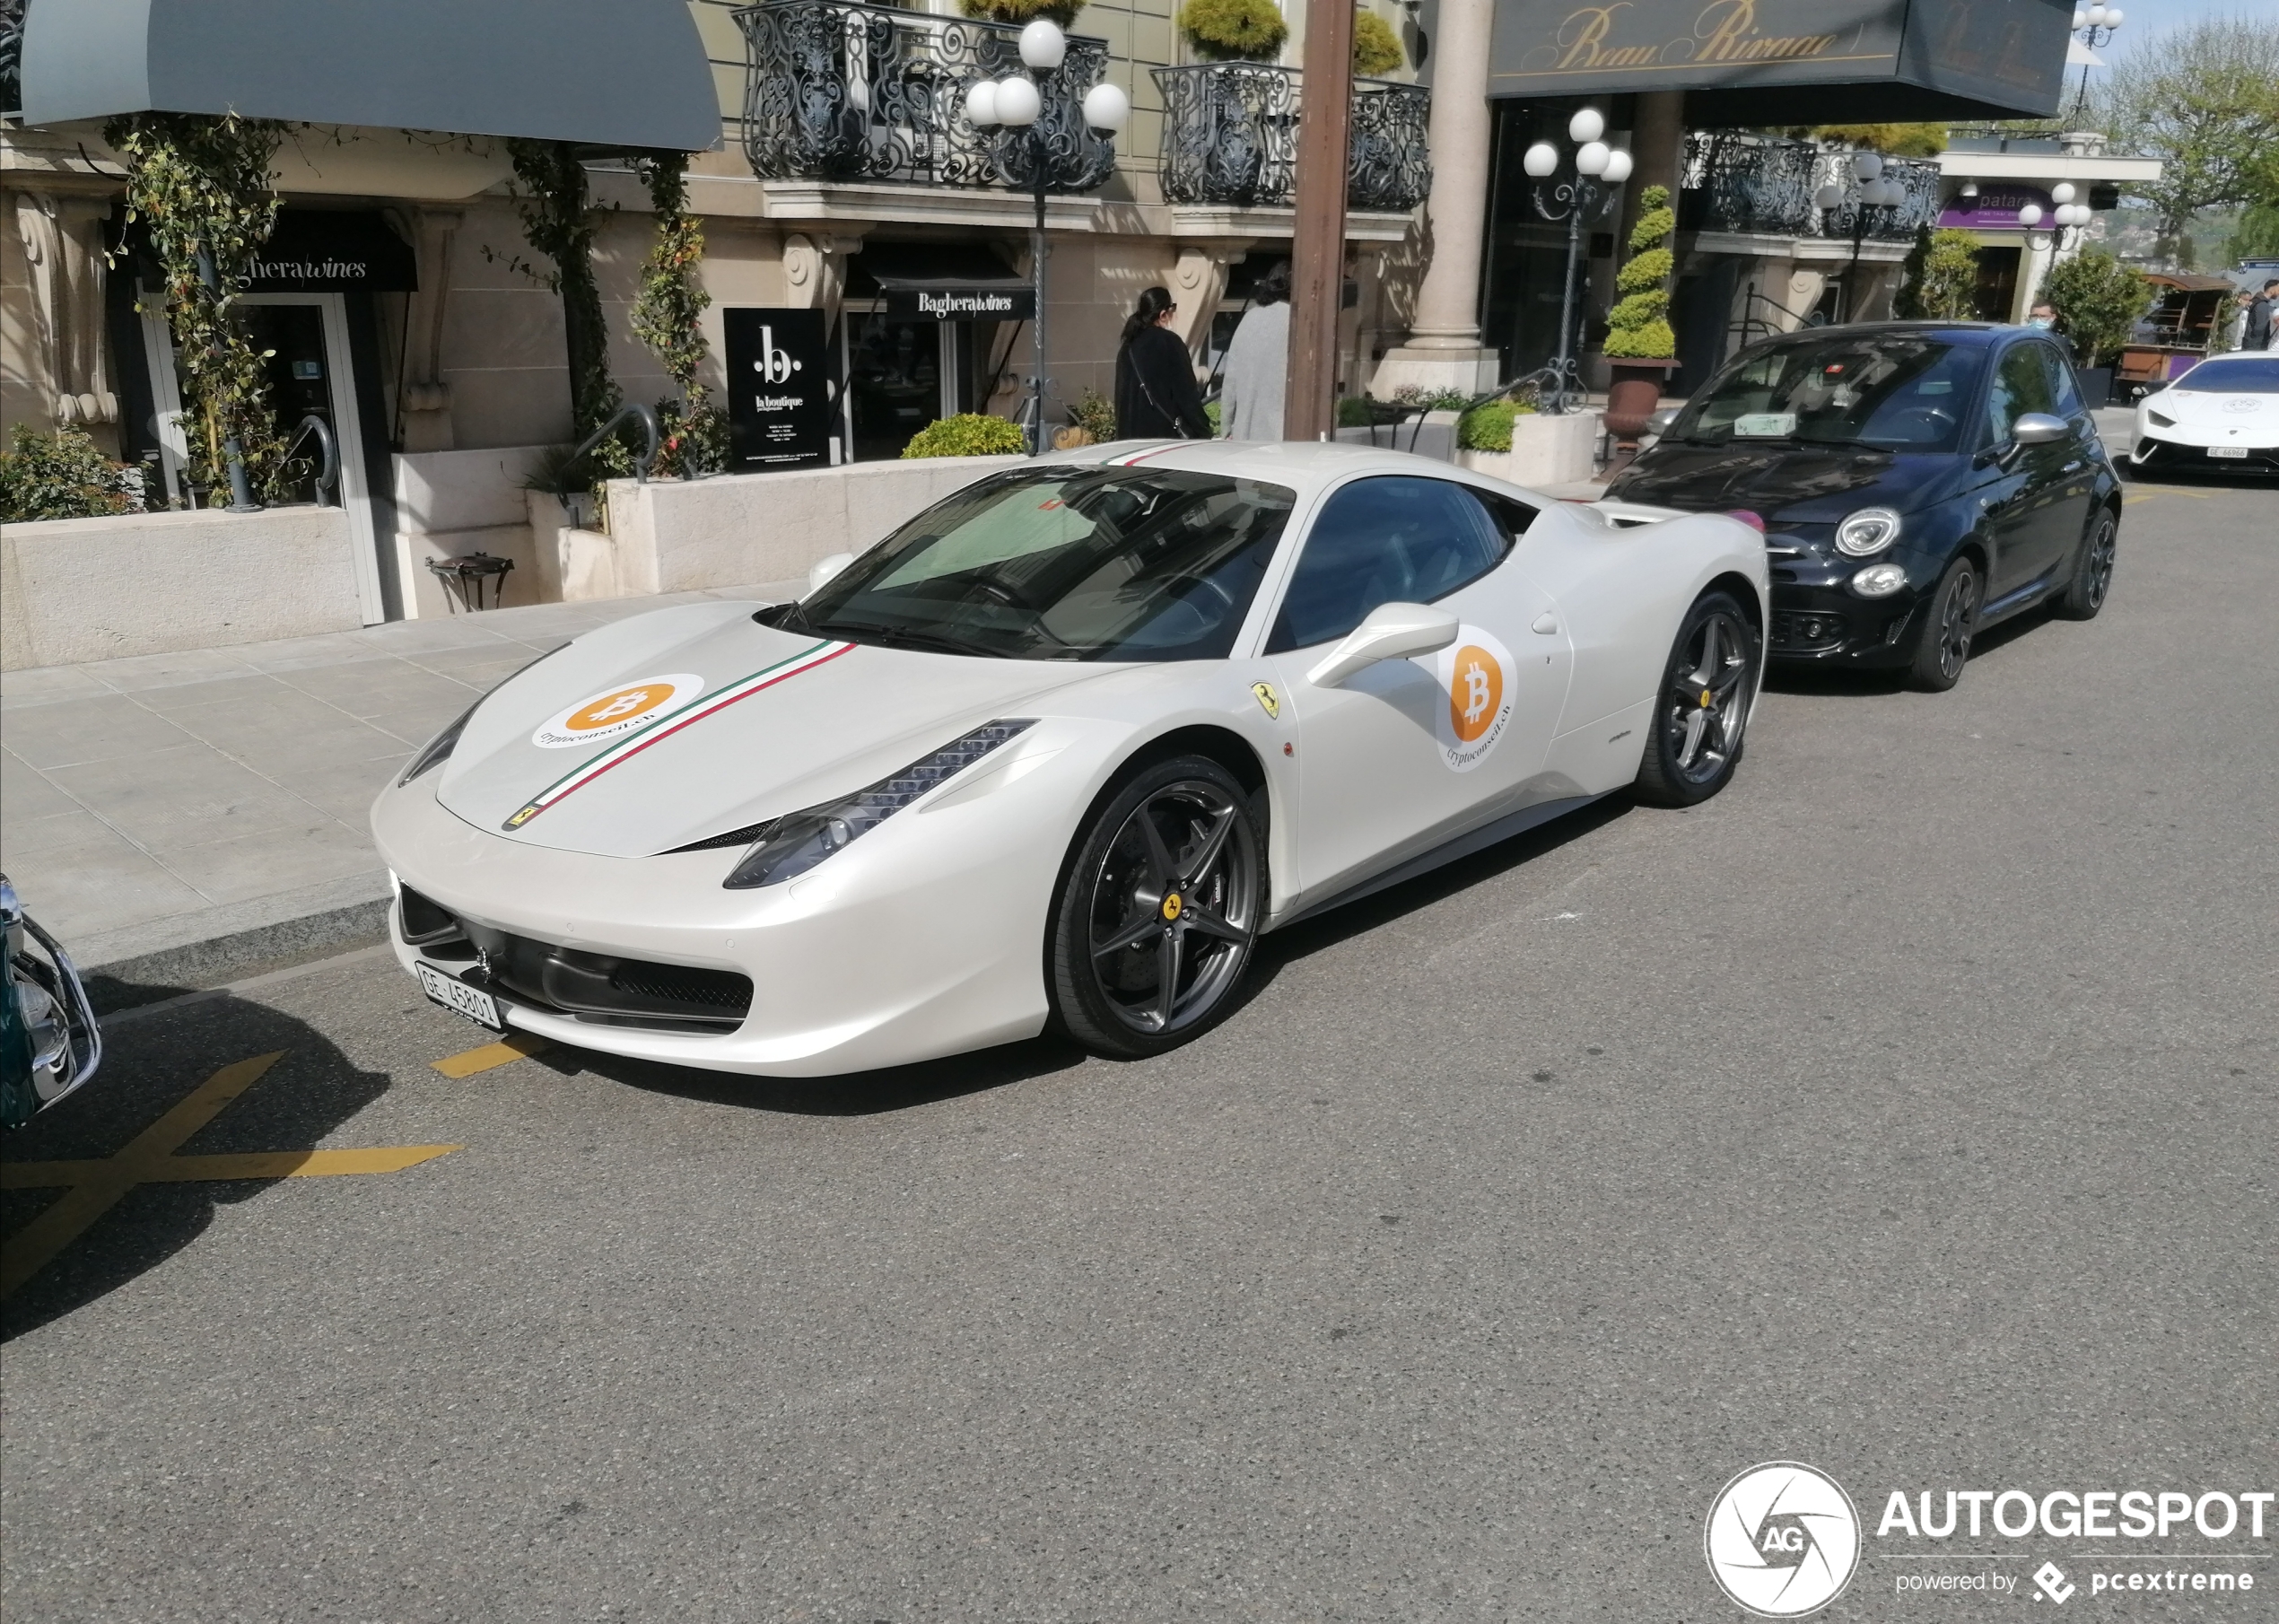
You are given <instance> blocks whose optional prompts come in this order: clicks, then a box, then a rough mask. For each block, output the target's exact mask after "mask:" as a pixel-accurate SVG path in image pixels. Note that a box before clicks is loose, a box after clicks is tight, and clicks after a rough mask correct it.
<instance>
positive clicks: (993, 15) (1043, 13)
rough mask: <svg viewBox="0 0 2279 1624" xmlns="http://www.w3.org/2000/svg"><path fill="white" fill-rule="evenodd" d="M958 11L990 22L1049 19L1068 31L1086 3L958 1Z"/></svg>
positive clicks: (1081, 0) (1062, 0)
mask: <svg viewBox="0 0 2279 1624" xmlns="http://www.w3.org/2000/svg"><path fill="white" fill-rule="evenodd" d="M957 9H958V10H959V11H961V12H964V13H965V14H966V15H967V16H968V17H976V18H979V19H981V20H982V21H983V22H1015V23H1019V22H1035V20H1036V19H1037V18H1039V17H1049V18H1051V19H1052V21H1053V22H1057V23H1059V24H1060V25H1061V27H1062V28H1066V27H1068V26H1069V24H1070V23H1071V22H1075V21H1076V14H1077V13H1078V12H1080V11H1082V10H1083V9H1084V0H957Z"/></svg>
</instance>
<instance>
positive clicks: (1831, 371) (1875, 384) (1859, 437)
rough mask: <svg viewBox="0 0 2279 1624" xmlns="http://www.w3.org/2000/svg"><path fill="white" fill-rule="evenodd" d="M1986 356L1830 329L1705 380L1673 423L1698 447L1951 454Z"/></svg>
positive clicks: (1910, 337)
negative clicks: (1826, 448)
mask: <svg viewBox="0 0 2279 1624" xmlns="http://www.w3.org/2000/svg"><path fill="white" fill-rule="evenodd" d="M1984 362H1985V353H1984V352H1983V351H1982V350H1980V349H1978V347H1977V346H1975V345H1959V344H1953V343H1950V342H1948V341H1947V340H1945V339H1943V338H1941V337H1939V336H1936V335H1935V334H1923V333H1862V332H1851V333H1840V334H1839V333H1831V334H1829V335H1828V336H1822V337H1811V338H1799V339H1797V340H1795V341H1794V342H1792V343H1787V344H1780V345H1774V346H1773V347H1772V348H1770V349H1768V350H1765V351H1763V352H1762V353H1760V354H1756V355H1752V356H1749V357H1747V358H1745V359H1743V360H1742V361H1741V362H1738V363H1737V364H1735V365H1734V366H1733V367H1731V368H1729V369H1727V370H1726V371H1724V372H1722V373H1720V374H1719V375H1718V376H1717V377H1716V379H1714V380H1711V382H1710V384H1709V387H1708V388H1707V389H1705V390H1703V391H1702V392H1701V394H1700V395H1698V396H1697V397H1695V399H1694V400H1693V401H1692V403H1691V404H1690V405H1689V406H1687V407H1686V409H1685V411H1684V412H1683V413H1682V414H1681V415H1680V416H1679V418H1678V420H1677V422H1676V423H1674V424H1673V425H1672V428H1671V432H1670V436H1669V437H1670V438H1671V439H1673V440H1683V441H1692V442H1694V443H1696V444H1708V445H1726V444H1740V445H1750V444H1768V443H1772V444H1779V443H1787V444H1796V445H1851V446H1865V447H1867V448H1869V449H1872V450H1890V451H1952V450H1954V449H1955V447H1956V445H1957V444H1958V443H1959V442H1960V438H1961V434H1962V427H1963V423H1964V419H1965V417H1966V416H1967V415H1968V414H1969V412H1970V410H1971V402H1972V400H1973V399H1974V398H1975V397H1976V396H1977V393H1978V375H1979V371H1980V369H1981V368H1982V366H1983V365H1984Z"/></svg>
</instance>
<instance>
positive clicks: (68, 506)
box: [0, 423, 146, 524]
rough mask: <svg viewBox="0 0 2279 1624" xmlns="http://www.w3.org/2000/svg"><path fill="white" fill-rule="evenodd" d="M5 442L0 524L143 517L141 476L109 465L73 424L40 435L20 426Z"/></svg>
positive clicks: (1, 459)
mask: <svg viewBox="0 0 2279 1624" xmlns="http://www.w3.org/2000/svg"><path fill="white" fill-rule="evenodd" d="M9 439H10V441H12V443H11V445H10V446H9V449H8V450H4V451H0V523H7V524H23V523H26V522H28V521H30V520H36V519H101V518H104V517H106V516H107V515H109V514H112V513H140V512H143V511H145V506H146V498H145V496H144V487H143V470H142V469H140V468H138V467H135V466H134V465H133V464H131V463H125V462H113V461H112V460H111V459H110V458H108V457H106V456H104V455H103V453H102V450H101V448H100V447H99V446H97V445H96V444H95V442H94V441H93V440H92V438H91V437H90V436H89V434H88V432H87V431H86V430H85V429H83V428H81V427H79V426H78V425H77V424H75V423H65V425H64V426H63V427H61V428H59V429H57V431H56V432H54V433H52V434H42V433H41V432H39V430H37V429H35V428H33V427H32V426H31V424H30V423H18V424H16V426H15V429H14V432H13V433H11V434H10V436H9Z"/></svg>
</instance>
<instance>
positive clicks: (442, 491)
mask: <svg viewBox="0 0 2279 1624" xmlns="http://www.w3.org/2000/svg"><path fill="white" fill-rule="evenodd" d="M542 449H543V448H541V447H538V446H502V447H498V448H495V449H493V450H487V451H419V452H415V453H411V454H408V455H405V456H399V457H397V458H394V462H395V469H396V490H395V495H396V579H397V582H398V583H399V585H400V586H401V588H402V590H403V604H404V617H405V618H406V620H426V619H432V618H433V617H435V616H439V615H449V614H451V613H453V612H454V609H455V607H456V606H455V604H454V602H453V601H452V600H451V599H450V598H449V597H448V596H447V595H446V593H445V590H444V587H443V583H442V582H441V581H438V580H437V579H436V578H435V577H434V575H433V574H432V573H431V572H429V571H428V569H427V567H426V566H427V561H428V560H429V559H431V558H454V557H460V556H464V555H465V554H468V553H488V554H492V555H493V557H497V558H511V559H512V560H514V569H513V571H512V572H511V573H510V574H509V575H508V576H507V577H506V581H505V590H504V592H503V594H502V596H501V597H500V598H499V599H498V604H499V607H508V606H511V605H517V604H528V603H541V602H546V601H548V599H549V598H550V597H552V596H556V595H554V594H546V593H543V592H542V591H541V590H540V587H541V583H542V581H544V579H545V576H546V572H545V571H543V570H542V569H541V568H540V567H539V563H540V561H539V558H538V555H537V547H536V546H535V544H534V540H533V537H532V532H531V529H530V513H529V506H528V501H527V497H528V493H527V492H525V491H524V490H523V488H522V481H523V480H524V479H525V478H526V477H527V476H528V474H529V471H530V467H531V465H532V464H533V462H534V461H535V460H536V459H537V455H538V453H539V451H540V450H542ZM484 602H485V603H486V604H487V603H489V602H491V598H490V589H488V588H485V596H484Z"/></svg>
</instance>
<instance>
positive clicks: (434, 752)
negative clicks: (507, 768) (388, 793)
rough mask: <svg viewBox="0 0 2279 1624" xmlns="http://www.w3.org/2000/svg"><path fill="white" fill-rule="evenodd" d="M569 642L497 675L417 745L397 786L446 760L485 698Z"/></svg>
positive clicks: (559, 651)
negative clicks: (455, 716) (455, 715)
mask: <svg viewBox="0 0 2279 1624" xmlns="http://www.w3.org/2000/svg"><path fill="white" fill-rule="evenodd" d="M569 646H570V645H569V644H568V643H566V642H565V643H563V644H561V645H560V646H559V647H557V648H552V649H548V650H546V652H545V653H543V654H541V655H539V656H538V659H533V660H530V661H528V662H527V663H525V664H523V665H519V666H517V667H515V668H514V669H513V670H511V671H510V672H508V673H507V674H506V675H505V676H504V677H500V678H499V680H498V681H496V682H494V683H493V684H492V685H490V686H489V687H487V688H485V689H484V690H483V693H482V695H481V697H479V698H477V699H476V702H475V703H473V704H471V705H469V706H467V709H466V710H464V711H461V712H459V713H458V720H456V721H454V722H452V723H451V725H450V727H448V728H446V729H443V730H442V731H441V733H438V734H437V735H436V736H435V737H434V738H431V739H429V740H428V741H427V742H426V743H425V744H423V745H422V746H421V747H419V754H417V755H415V756H413V757H412V763H411V765H409V766H407V767H406V768H405V769H404V776H403V777H401V778H399V779H397V781H396V787H397V789H398V790H400V789H402V788H403V787H404V786H405V785H406V784H407V783H409V782H411V781H412V780H414V779H415V778H417V777H418V776H419V775H420V774H421V773H426V772H431V771H432V770H433V769H435V768H437V767H440V766H441V765H442V764H444V763H445V762H447V761H449V760H450V759H451V752H452V751H454V750H456V749H458V744H459V735H460V734H462V733H464V732H466V731H467V723H469V722H471V721H473V720H475V713H476V712H477V711H479V710H481V709H482V708H483V701H484V700H485V699H488V698H490V697H491V695H492V694H495V693H497V692H498V691H499V690H500V689H501V688H503V687H505V686H506V685H507V684H509V683H511V682H512V681H513V680H514V679H515V678H516V677H520V676H521V675H522V673H523V672H525V671H527V670H528V669H529V668H531V667H532V666H535V665H537V663H538V662H539V660H546V659H553V658H554V656H555V655H557V654H559V653H561V652H562V650H563V649H566V648H568V647H569Z"/></svg>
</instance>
